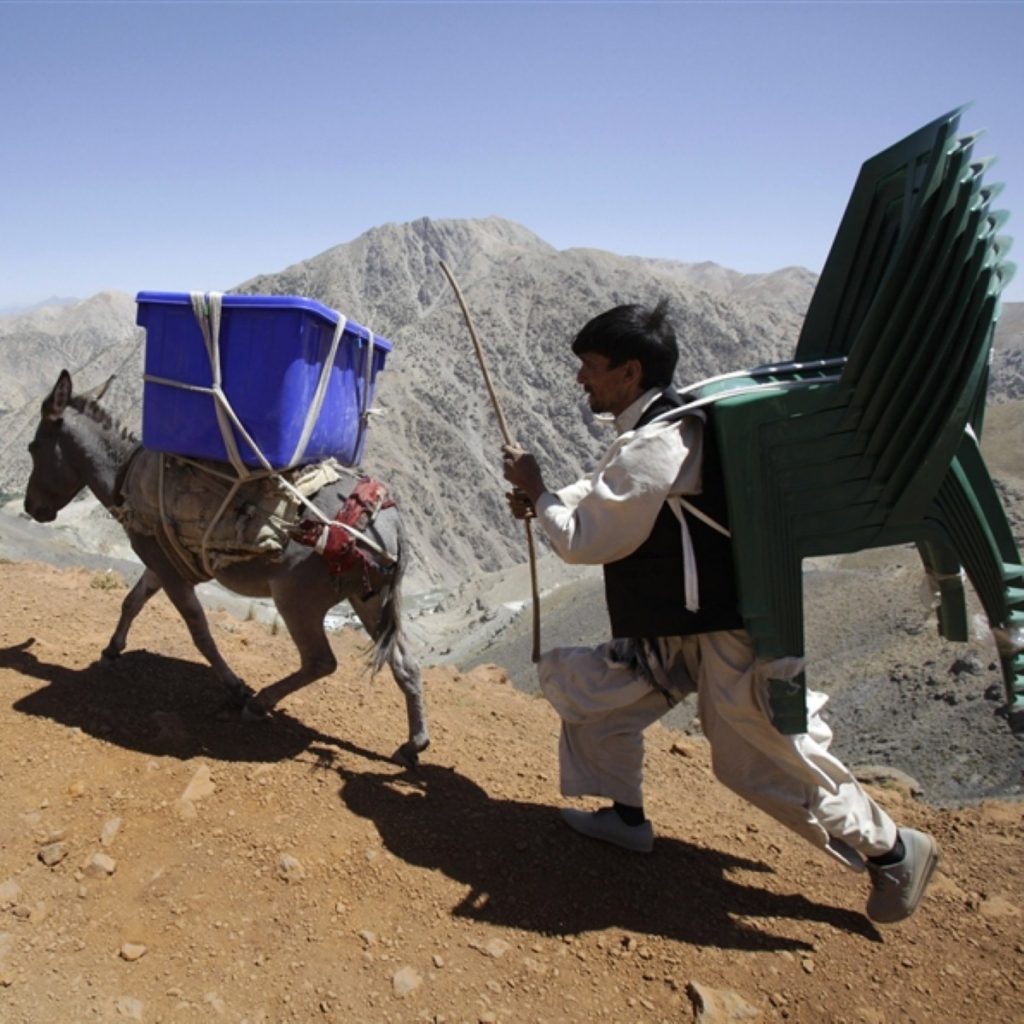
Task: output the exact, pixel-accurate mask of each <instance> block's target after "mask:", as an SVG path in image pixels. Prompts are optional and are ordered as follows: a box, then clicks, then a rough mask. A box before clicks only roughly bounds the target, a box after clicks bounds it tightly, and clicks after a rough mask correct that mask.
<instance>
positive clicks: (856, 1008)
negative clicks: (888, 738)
mask: <svg viewBox="0 0 1024 1024" xmlns="http://www.w3.org/2000/svg"><path fill="white" fill-rule="evenodd" d="M124 593H125V591H124V589H123V587H122V586H121V585H120V584H119V580H118V579H117V578H116V577H113V578H112V577H111V576H109V575H105V574H99V573H94V572H92V571H90V570H86V569H64V570H58V569H55V568H50V567H48V566H45V565H42V564H38V563H30V562H24V563H5V564H2V565H0V609H2V610H0V1020H2V1021H3V1022H4V1024H43V1022H46V1024H50V1022H61V1024H64V1022H77V1021H110V1022H123V1021H143V1022H146V1024H152V1022H161V1021H163V1022H172V1021H173V1022H192V1021H202V1022H209V1021H213V1022H217V1021H224V1022H232V1024H243V1022H247V1024H258V1022H259V1024H278V1022H281V1024H284V1022H289V1021H299V1022H303V1024H305V1022H313V1021H324V1022H417V1021H424V1022H442V1021H443V1022H447V1024H462V1022H493V1024H498V1022H501V1024H504V1022H512V1021H529V1022H547V1024H554V1022H589V1021H602V1020H607V1021H615V1022H617V1024H619V1022H622V1024H632V1022H637V1024H654V1022H669V1021H671V1022H680V1021H691V1020H707V1021H725V1020H755V1021H756V1020H763V1021H780V1020H786V1021H807V1022H815V1024H820V1022H830V1024H843V1022H848V1024H854V1022H860V1024H886V1022H891V1024H896V1022H899V1024H911V1022H918V1024H941V1022H946V1021H949V1022H953V1021H956V1022H960V1021H964V1020H969V1021H972V1022H976V1024H982V1022H993V1024H996V1022H1000V1024H1003V1022H1009V1021H1018V1020H1021V1019H1024V970H1022V964H1024V916H1022V915H1024V864H1022V860H1024V857H1022V854H1024V828H1022V824H1024V804H1022V803H1020V802H1013V801H996V800H989V801H984V802H982V803H980V804H978V805H976V806H969V807H961V808H937V807H930V806H929V805H927V804H925V803H923V802H921V801H920V800H917V799H914V798H913V797H912V796H911V795H910V794H909V792H908V791H907V790H905V789H901V788H899V787H898V786H887V787H885V788H874V789H873V790H872V792H874V793H875V795H876V796H877V797H878V799H879V800H880V801H881V802H882V803H883V804H884V805H885V806H886V807H887V808H888V809H889V810H890V811H892V812H893V813H894V815H895V816H896V817H897V818H898V820H900V821H901V822H903V823H906V824H909V825H914V826H916V827H922V828H925V829H928V830H929V831H931V832H932V833H934V834H935V836H936V837H937V839H938V841H939V843H940V845H941V847H942V851H943V860H942V863H941V866H940V869H939V872H938V874H937V877H936V880H935V882H934V883H933V885H932V888H931V890H930V892H929V895H928V897H927V898H926V900H925V902H924V903H923V904H922V906H921V908H920V910H919V912H918V914H917V915H916V916H915V917H914V918H913V919H912V920H911V921H909V922H906V923H904V924H902V925H898V926H895V927H889V928H876V927H875V926H874V925H872V923H871V922H870V921H868V919H867V918H866V917H865V916H864V914H863V907H864V900H865V896H866V883H865V882H864V879H863V876H858V875H854V874H852V873H849V872H845V871H843V869H842V868H840V867H838V866H834V865H833V863H832V862H831V861H830V860H828V859H826V858H825V857H824V856H823V855H820V854H818V853H816V852H815V851H814V850H812V849H811V848H809V847H808V846H806V845H805V844H803V843H802V842H801V841H800V840H799V839H797V838H796V837H791V836H790V835H789V834H788V833H787V832H785V831H784V830H783V829H782V828H781V827H779V826H777V825H776V824H775V823H774V822H772V821H771V820H769V819H768V818H766V817H764V816H763V815H761V814H760V813H759V812H757V811H755V810H752V809H750V808H749V807H747V806H746V805H744V804H743V803H741V802H740V801H739V800H738V799H736V798H734V797H733V796H732V795H731V794H729V793H728V792H726V791H725V790H724V789H722V788H721V787H720V786H719V785H717V784H716V783H715V781H714V779H713V778H712V775H711V771H710V768H709V762H708V756H707V750H706V745H705V743H704V741H703V740H702V739H701V738H699V737H697V736H681V735H680V734H678V733H671V732H669V731H668V730H666V729H664V728H662V727H660V726H655V727H654V728H653V729H652V730H651V731H650V733H649V740H650V741H649V757H648V804H649V807H648V810H649V813H650V814H651V816H652V818H653V820H654V821H655V824H656V827H657V830H658V839H657V840H656V843H655V850H654V853H653V854H652V855H651V856H650V857H646V858H645V857H638V856H636V855H630V854H628V853H625V852H621V851H618V850H616V849H613V848H606V847H604V846H602V845H600V844H595V843H593V842H589V841H587V840H585V839H583V838H581V837H578V836H576V835H575V834H574V833H572V832H570V831H569V830H568V829H567V828H566V827H565V826H564V825H563V824H562V823H561V822H560V820H559V818H558V815H557V810H556V808H557V807H558V806H559V805H560V804H561V803H562V800H561V798H560V797H559V795H558V789H557V759H556V738H557V720H556V718H555V715H554V713H553V712H552V711H551V709H550V708H549V707H548V706H547V705H546V704H545V703H544V702H543V701H542V700H539V699H536V698H532V697H530V696H527V695H525V694H523V693H521V692H519V691H517V690H515V689H514V688H513V687H512V686H510V685H509V684H508V682H507V681H506V679H505V677H504V675H503V673H502V671H501V670H499V669H496V668H494V667H488V666H481V667H479V668H476V669H473V670H472V671H471V672H468V673H459V672H457V671H456V670H454V669H452V668H450V667H434V668H427V669H426V671H425V680H426V689H427V695H428V701H429V709H430V713H431V725H432V734H433V743H432V746H431V747H430V748H429V749H428V750H427V751H426V752H425V754H424V755H423V757H422V762H421V765H420V767H419V768H418V770H416V771H408V770H404V769H402V768H400V767H399V766H397V765H396V764H394V763H392V762H391V761H390V760H389V755H390V754H391V752H392V751H393V750H394V749H395V748H396V747H397V745H398V743H399V742H400V741H401V740H402V739H403V738H404V736H403V732H404V713H403V711H402V707H401V703H400V698H399V694H398V691H397V688H395V687H394V686H393V685H392V683H391V680H390V678H389V676H388V674H387V673H386V672H385V673H383V674H382V675H380V676H378V677H377V678H376V679H374V680H370V679H369V678H368V677H367V675H366V673H365V671H364V669H363V666H362V662H361V659H360V650H361V646H362V642H363V639H362V638H361V637H360V636H358V635H357V634H355V633H353V632H345V633H342V634H339V635H338V636H337V638H336V640H335V647H336V649H337V652H338V654H339V657H340V660H341V665H342V667H341V668H339V670H338V672H337V673H336V674H335V675H334V676H333V677H331V679H329V680H327V681H324V682H321V683H319V684H316V685H314V686H313V687H311V688H309V689H307V690H306V691H305V692H303V693H301V694H297V695H295V696H293V697H291V698H290V699H289V700H288V701H286V702H285V704H284V706H283V708H282V709H281V710H280V712H279V713H277V714H275V715H274V716H273V717H272V719H271V720H269V721H268V722H266V723H259V724H243V723H242V722H241V721H239V720H237V719H234V718H230V719H228V720H221V719H219V718H218V717H217V714H216V711H217V708H218V706H219V703H220V697H221V695H220V693H219V691H218V689H217V685H216V683H215V681H214V679H213V676H212V674H211V672H210V670H209V669H208V668H207V667H206V666H205V664H203V663H202V662H201V660H200V658H199V656H198V655H197V654H196V652H195V651H194V650H193V648H192V646H191V643H190V641H189V639H188V636H187V633H186V631H185V628H184V626H183V624H182V623H181V622H180V620H179V619H178V618H177V615H176V614H175V613H174V611H173V610H172V609H171V608H170V605H169V604H168V603H167V602H166V601H165V600H164V599H163V598H162V597H159V598H157V599H156V600H154V602H153V603H152V605H151V606H150V607H148V608H147V609H146V611H145V612H144V613H143V615H142V616H141V617H140V619H139V621H138V622H137V624H136V627H135V632H134V633H133V638H132V641H133V642H132V643H131V644H130V649H129V651H128V652H126V654H125V655H124V656H123V657H122V659H121V660H120V661H119V663H117V664H116V666H113V667H104V666H102V665H101V664H99V663H98V662H97V656H98V653H99V651H100V650H101V648H102V647H103V646H104V645H105V643H106V640H107V638H108V636H109V634H110V632H111V630H112V628H113V624H114V622H115V620H116V615H117V608H118V606H119V603H120V601H121V599H122V597H123V596H124ZM211 618H212V620H213V629H214V633H215V636H216V638H217V640H218V643H219V644H220V645H221V648H222V650H223V652H224V654H225V656H226V657H227V659H228V661H229V662H230V663H231V664H232V665H233V667H235V668H236V669H237V670H238V671H239V672H240V674H242V675H243V676H244V677H246V678H247V679H248V680H249V681H250V682H252V683H253V684H254V685H265V684H266V683H269V682H271V681H272V680H273V679H275V678H276V677H277V676H278V675H280V674H283V673H284V672H285V671H287V670H288V669H289V668H290V667H292V666H293V664H294V660H295V659H294V652H293V650H292V647H291V644H290V642H289V641H288V640H287V638H286V637H284V636H274V635H272V631H271V630H270V629H269V628H268V627H267V626H265V625H262V624H260V623H257V622H241V621H238V620H236V619H233V618H231V617H230V616H228V615H226V614H223V613H215V614H213V615H212V616H211Z"/></svg>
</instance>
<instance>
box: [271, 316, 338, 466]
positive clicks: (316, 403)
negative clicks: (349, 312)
mask: <svg viewBox="0 0 1024 1024" xmlns="http://www.w3.org/2000/svg"><path fill="white" fill-rule="evenodd" d="M347 323H348V321H347V320H346V319H345V317H343V316H342V315H341V314H340V313H339V314H338V324H337V326H336V327H335V328H334V337H333V338H332V339H331V349H330V352H329V353H328V355H327V359H326V360H325V361H324V364H323V366H321V367H320V379H319V380H318V381H317V384H316V391H315V392H314V393H313V401H312V402H311V403H310V405H309V408H308V409H307V410H306V421H305V423H303V424H302V433H301V434H300V435H299V440H298V443H297V444H296V445H295V451H294V452H292V457H291V459H290V460H289V461H288V466H287V467H286V468H288V469H291V468H292V467H293V466H297V465H298V464H299V462H301V461H302V458H303V457H304V456H305V454H306V446H307V445H308V444H309V439H310V437H311V436H312V434H313V428H314V427H315V426H316V421H317V420H318V419H319V418H320V410H321V408H322V407H323V404H324V396H325V395H326V394H327V385H328V384H330V382H331V371H332V370H333V369H334V359H335V357H336V356H337V354H338V346H339V345H340V344H341V336H342V335H343V334H344V333H345V325H346V324H347Z"/></svg>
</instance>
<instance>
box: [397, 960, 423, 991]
mask: <svg viewBox="0 0 1024 1024" xmlns="http://www.w3.org/2000/svg"><path fill="white" fill-rule="evenodd" d="M422 984H423V979H422V978H421V977H420V975H419V972H417V970H416V969H415V968H414V967H408V966H406V967H403V968H401V970H398V971H396V972H395V973H394V975H392V977H391V987H392V988H393V989H394V990H395V995H396V996H399V997H402V996H407V995H408V994H409V993H410V992H412V991H413V989H416V988H419V986H420V985H422Z"/></svg>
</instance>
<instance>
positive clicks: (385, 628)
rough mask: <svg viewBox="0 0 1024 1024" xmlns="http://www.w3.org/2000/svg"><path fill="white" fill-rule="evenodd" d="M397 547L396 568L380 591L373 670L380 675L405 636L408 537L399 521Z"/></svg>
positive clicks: (371, 662)
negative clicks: (405, 581) (405, 578)
mask: <svg viewBox="0 0 1024 1024" xmlns="http://www.w3.org/2000/svg"><path fill="white" fill-rule="evenodd" d="M395 548H396V554H395V563H394V567H393V568H392V569H391V571H390V572H389V573H388V576H387V579H386V582H385V583H384V585H383V586H382V587H381V589H380V591H379V593H380V622H379V625H378V629H377V636H376V638H375V640H374V644H373V650H372V652H371V656H370V672H371V674H372V675H376V674H377V673H378V672H379V671H380V670H381V669H382V668H383V667H384V666H385V665H387V664H388V663H389V662H390V661H391V659H392V657H393V655H394V653H395V648H396V647H397V646H398V645H399V644H401V643H402V641H403V639H404V634H403V631H402V578H403V577H404V576H405V570H406V566H407V562H406V551H405V537H404V534H403V531H402V528H401V524H399V527H398V532H397V535H396V537H395Z"/></svg>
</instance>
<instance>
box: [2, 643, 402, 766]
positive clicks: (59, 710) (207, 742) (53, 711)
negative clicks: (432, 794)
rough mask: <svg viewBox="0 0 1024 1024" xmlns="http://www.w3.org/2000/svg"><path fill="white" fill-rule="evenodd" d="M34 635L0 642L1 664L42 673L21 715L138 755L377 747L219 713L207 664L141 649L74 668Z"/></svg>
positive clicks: (290, 723) (255, 755)
mask: <svg viewBox="0 0 1024 1024" xmlns="http://www.w3.org/2000/svg"><path fill="white" fill-rule="evenodd" d="M34 643H35V641H34V639H28V640H26V641H24V642H22V643H20V644H16V645H14V646H11V647H6V648H2V649H0V668H7V669H11V670H12V671H15V672H18V673H20V674H21V675H23V676H28V677H31V678H34V679H39V680H42V681H43V682H44V683H46V684H47V685H46V686H43V687H41V688H40V689H37V690H35V691H33V692H32V693H30V694H28V695H27V696H25V697H22V698H21V699H19V700H17V701H15V703H14V705H13V707H14V710H15V711H19V712H21V713H23V714H26V715H36V716H39V717H43V718H49V719H51V720H52V721H54V722H60V723H61V724H62V725H66V726H68V727H70V728H77V729H81V730H82V732H84V733H86V734H88V735H90V736H96V737H98V738H100V739H103V740H105V741H107V742H108V743H114V744H116V745H117V746H119V747H123V748H124V749H126V750H136V751H139V752H140V753H143V754H152V755H155V756H162V757H174V758H178V759H180V760H183V761H185V760H189V759H190V758H193V757H198V756H203V757H210V758H214V759H216V760H220V761H267V762H275V761H285V760H290V759H292V758H294V757H296V756H297V755H299V754H301V753H303V752H304V751H306V750H308V749H309V748H310V747H311V746H314V745H320V746H323V745H326V746H329V747H332V748H338V749H340V750H345V751H348V752H349V753H351V754H354V755H356V756H358V757H361V758H365V759H367V760H369V761H381V762H387V761H389V760H390V759H389V758H388V757H387V756H386V755H385V754H382V753H378V752H375V751H371V750H365V749H363V748H362V747H358V746H356V745H354V744H351V743H348V742H346V741H345V740H341V739H337V738H336V737H333V736H328V735H325V734H324V733H322V732H319V731H318V730H316V729H311V728H309V727H308V726H306V725H304V724H303V723H302V722H300V721H299V720H298V719H296V718H293V717H292V716H291V715H289V714H287V713H286V712H283V711H280V710H278V711H275V712H274V713H273V714H272V715H271V716H270V717H269V718H267V719H266V720H264V721H259V722H243V721H242V719H241V717H240V716H239V714H238V713H237V711H236V712H234V713H231V714H221V713H219V712H220V710H221V705H222V702H223V696H224V690H223V687H222V686H221V685H220V682H219V681H218V679H217V677H216V676H215V674H214V673H213V671H212V670H211V669H209V668H207V667H206V666H204V665H201V664H198V663H196V662H192V661H184V660H181V659H179V658H172V657H168V656H166V655H162V654H153V653H151V652H149V651H144V650H133V651H129V652H127V653H125V654H122V655H121V656H120V657H119V658H118V659H117V660H116V661H114V662H106V661H97V662H95V663H94V664H92V665H89V666H88V667H86V668H84V669H72V668H67V667H66V666H63V665H60V664H57V663H55V662H47V661H43V660H42V659H40V658H39V657H38V656H37V655H36V654H35V653H34V652H33V651H32V649H31V648H32V646H33V644H34Z"/></svg>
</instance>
